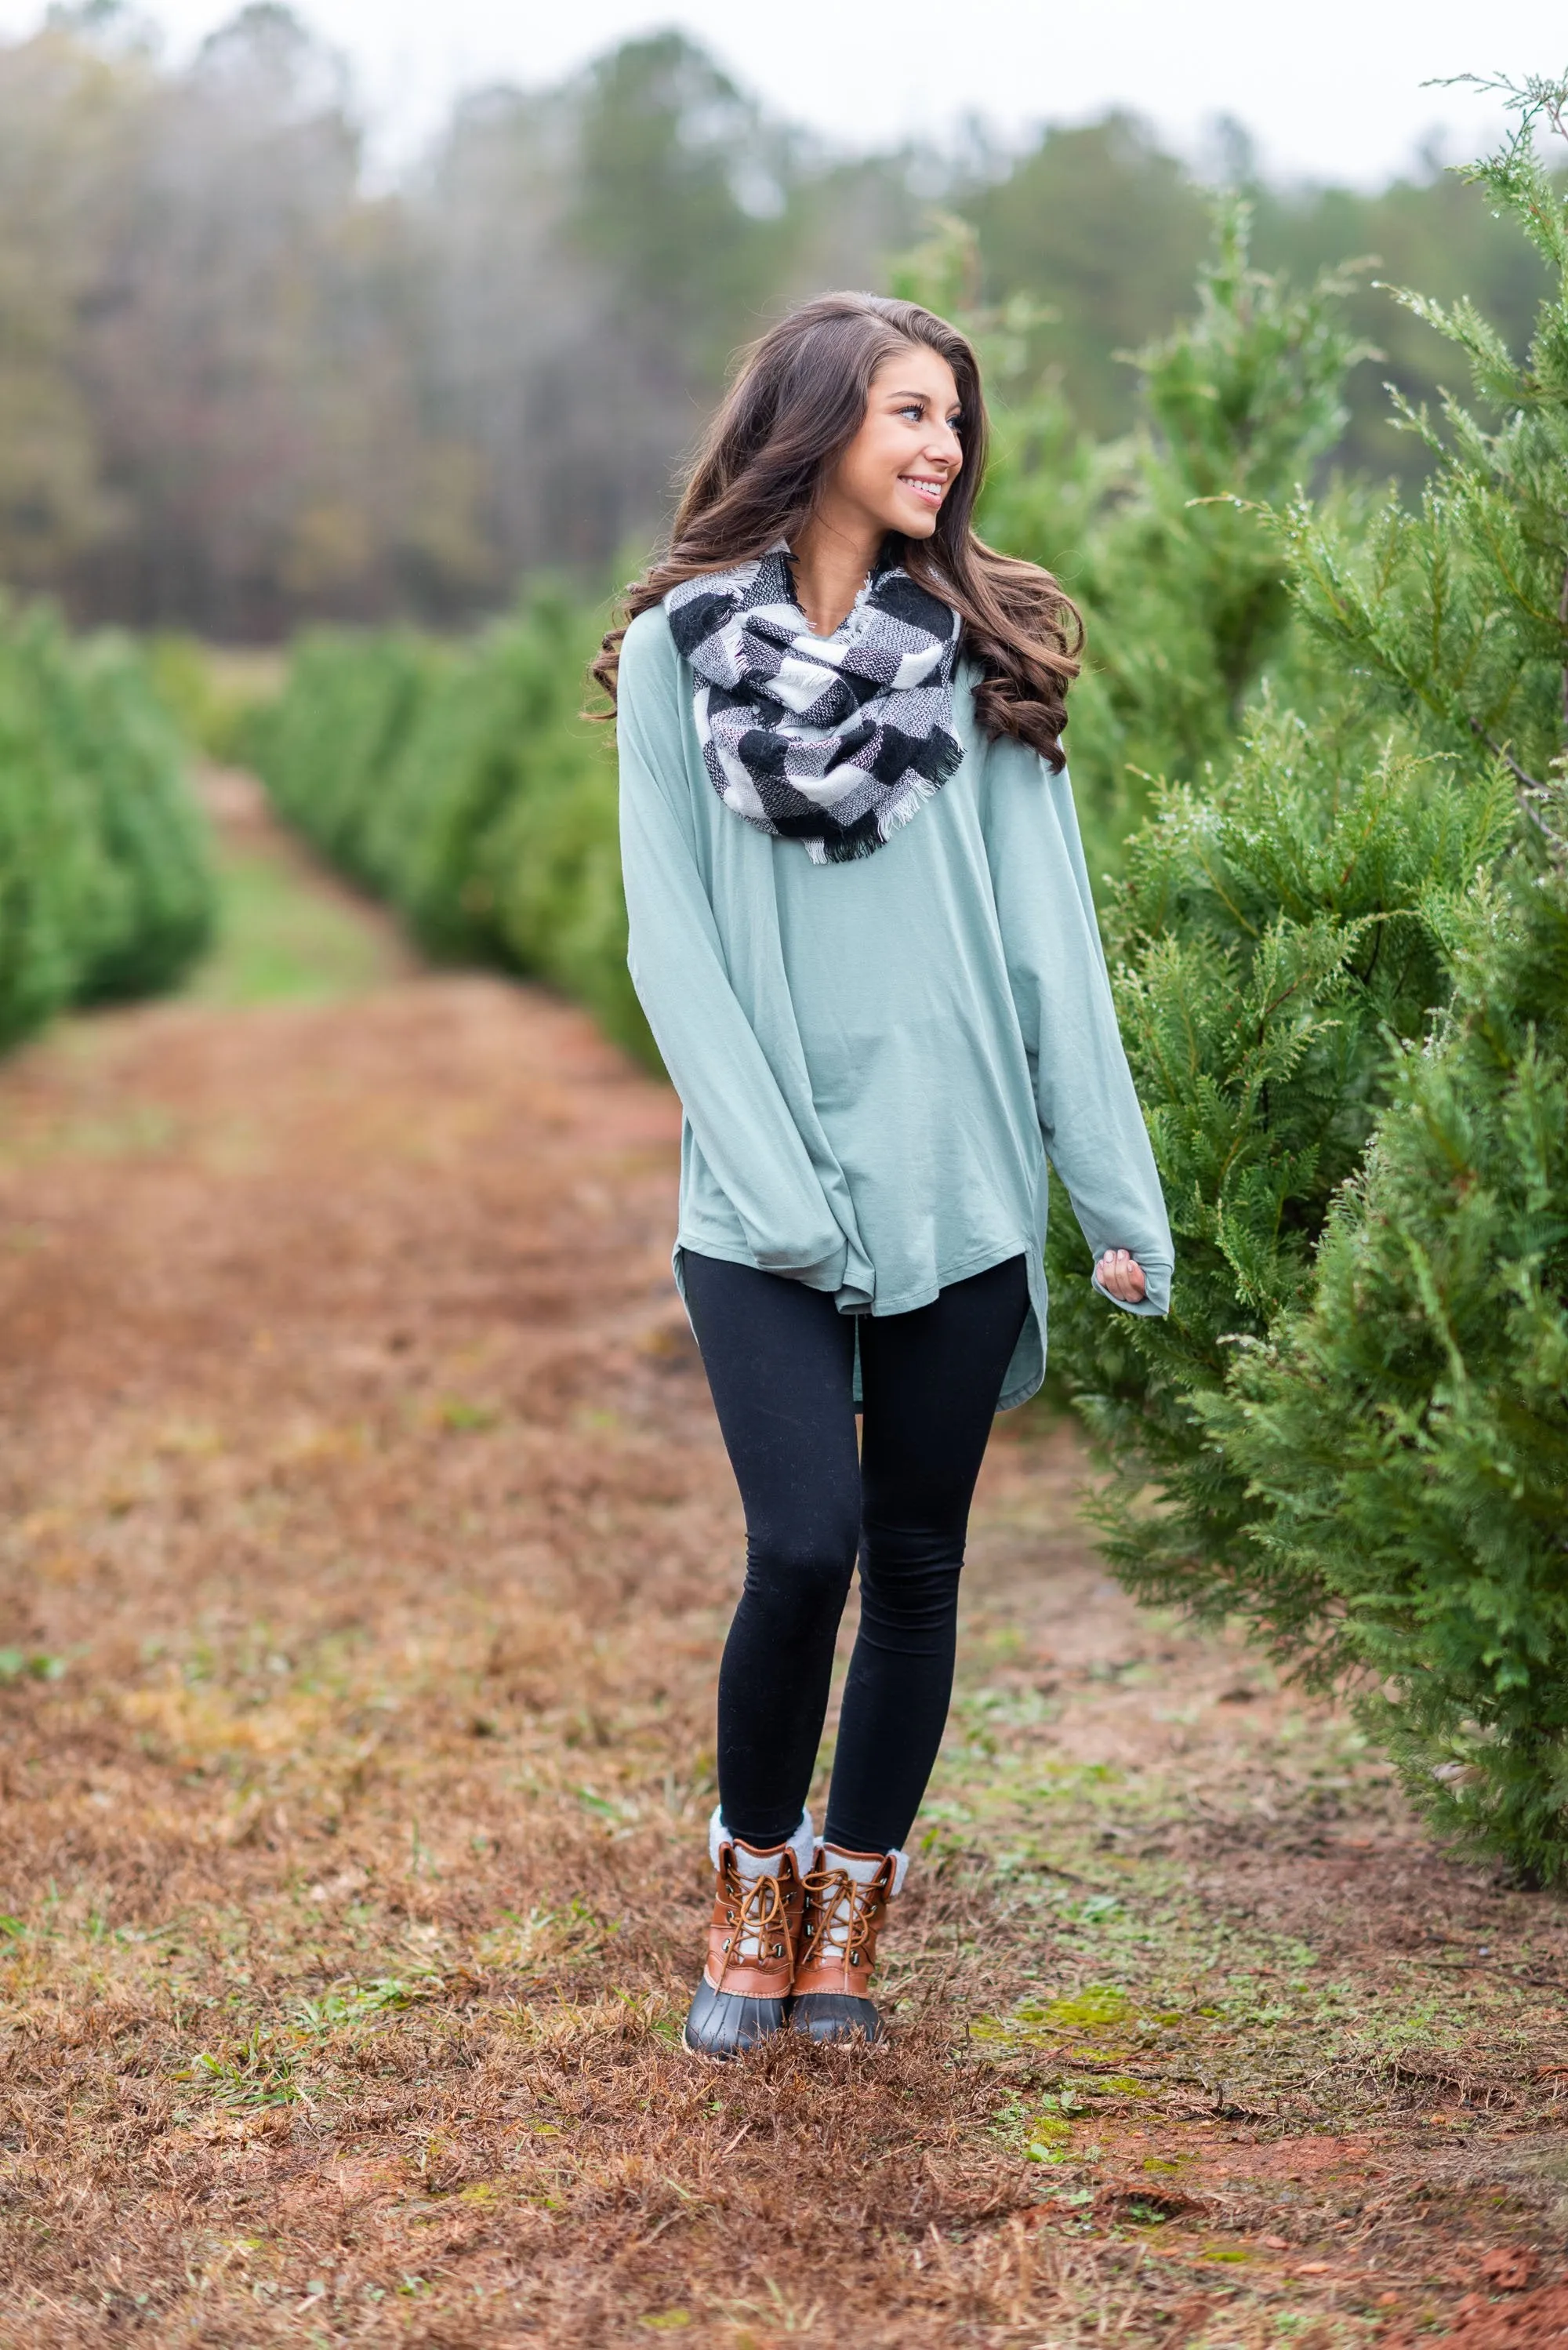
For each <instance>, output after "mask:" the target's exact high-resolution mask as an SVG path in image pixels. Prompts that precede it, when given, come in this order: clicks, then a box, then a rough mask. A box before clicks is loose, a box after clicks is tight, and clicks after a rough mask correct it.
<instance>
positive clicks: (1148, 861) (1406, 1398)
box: [1053, 84, 1568, 1873]
mask: <svg viewBox="0 0 1568 2350" xmlns="http://www.w3.org/2000/svg"><path fill="white" fill-rule="evenodd" d="M1512 96H1513V99H1514V101H1515V103H1516V104H1517V105H1518V107H1519V109H1520V111H1521V118H1522V119H1521V125H1520V128H1519V130H1518V131H1517V133H1516V134H1515V135H1514V136H1513V137H1512V138H1511V140H1509V142H1508V143H1507V145H1506V146H1505V148H1504V149H1503V150H1502V151H1501V153H1499V154H1498V155H1495V156H1493V157H1492V158H1490V159H1489V160H1488V161H1485V162H1483V163H1480V164H1479V165H1477V166H1475V167H1473V168H1472V169H1471V171H1470V172H1469V174H1468V176H1469V177H1470V178H1472V179H1473V180H1475V181H1477V182H1480V184H1481V185H1482V186H1483V188H1484V189H1485V190H1486V192H1487V193H1488V195H1489V197H1490V199H1491V201H1492V202H1494V203H1496V204H1497V205H1498V207H1499V208H1500V209H1501V210H1503V211H1505V212H1507V213H1510V214H1511V216H1512V217H1513V218H1514V219H1515V220H1516V221H1517V222H1518V223H1519V224H1521V225H1522V227H1523V228H1524V230H1525V232H1526V234H1528V235H1529V236H1530V237H1531V239H1532V242H1533V243H1534V244H1535V245H1536V246H1537V248H1538V250H1539V251H1540V252H1541V253H1542V255H1544V256H1545V257H1546V258H1547V259H1549V260H1550V261H1551V263H1552V266H1553V268H1554V270H1555V271H1556V273H1557V276H1558V280H1559V283H1558V287H1557V290H1556V292H1555V294H1554V295H1553V296H1552V298H1551V299H1550V300H1548V301H1547V302H1545V303H1543V305H1542V310H1541V314H1540V318H1539V321H1538V325H1537V330H1536V333H1535V336H1534V338H1533V339H1532V344H1531V348H1530V350H1529V353H1528V355H1527V357H1526V359H1525V360H1524V361H1523V362H1522V363H1515V362H1514V361H1512V360H1511V359H1510V358H1509V357H1508V354H1507V353H1506V352H1505V351H1504V350H1503V349H1502V348H1501V345H1500V344H1499V342H1498V340H1497V338H1496V337H1495V336H1493V335H1492V334H1491V332H1490V329H1489V328H1486V327H1485V325H1484V322H1482V321H1481V320H1480V317H1479V316H1478V314H1477V313H1476V311H1475V310H1474V308H1473V307H1471V306H1469V305H1468V304H1464V303H1460V304H1458V305H1456V306H1454V307H1453V308H1452V309H1449V310H1444V309H1439V308H1438V307H1437V306H1435V305H1430V304H1427V305H1422V304H1421V303H1420V297H1418V296H1411V295H1407V296H1403V297H1402V298H1403V299H1405V300H1406V301H1407V303H1408V304H1410V305H1411V306H1412V307H1420V308H1421V309H1422V313H1423V315H1425V316H1426V317H1428V319H1429V320H1430V321H1431V323H1433V324H1435V325H1437V326H1438V327H1439V328H1441V329H1442V331H1443V332H1445V333H1446V334H1448V335H1449V337H1450V338H1451V339H1452V340H1453V341H1454V342H1455V343H1456V344H1458V345H1459V348H1461V349H1462V350H1463V351H1464V353H1465V355H1466V357H1467V359H1468V360H1469V365H1470V369H1471V373H1472V377H1473V380H1474V382H1475V386H1476V391H1477V395H1478V399H1479V400H1480V401H1481V402H1482V403H1484V404H1486V405H1487V406H1489V407H1490V411H1492V415H1493V417H1494V419H1495V421H1486V420H1485V419H1484V418H1478V417H1477V416H1476V415H1474V414H1472V413H1471V412H1470V411H1468V410H1466V409H1464V408H1461V407H1460V406H1459V403H1458V402H1457V401H1455V400H1445V403H1444V421H1443V426H1442V428H1441V429H1440V430H1439V429H1438V428H1435V427H1433V426H1432V424H1431V423H1430V421H1429V420H1428V419H1427V418H1425V417H1422V416H1419V415H1417V414H1413V413H1411V412H1410V411H1405V417H1404V421H1406V423H1407V426H1409V427H1410V428H1411V429H1414V430H1417V431H1418V432H1422V433H1423V434H1424V435H1425V436H1426V438H1427V440H1428V445H1429V447H1430V448H1431V449H1432V451H1433V453H1434V455H1435V456H1436V457H1437V459H1438V469H1437V472H1436V473H1435V476H1434V478H1433V481H1432V483H1431V485H1430V487H1429V489H1428V492H1427V493H1426V494H1425V495H1424V497H1423V499H1422V501H1421V503H1420V504H1419V506H1418V507H1417V508H1416V509H1414V510H1407V509H1406V508H1405V507H1403V506H1402V505H1400V504H1397V502H1390V503H1389V504H1387V505H1386V507H1385V508H1384V510H1383V511H1382V513H1381V514H1380V515H1377V516H1376V517H1375V518H1374V520H1373V521H1372V523H1371V525H1370V526H1369V528H1368V529H1367V531H1366V535H1365V536H1364V537H1362V538H1361V539H1360V540H1359V541H1358V540H1357V539H1356V538H1355V536H1353V535H1352V534H1351V533H1350V532H1349V531H1347V530H1346V529H1345V526H1344V525H1343V522H1341V521H1339V520H1336V519H1335V518H1334V516H1332V515H1328V516H1325V515H1324V514H1323V513H1322V512H1321V511H1317V510H1314V509H1313V508H1312V507H1310V506H1309V505H1307V504H1305V503H1304V502H1303V501H1299V500H1298V501H1297V502H1296V503H1295V504H1293V506H1292V507H1291V508H1290V509H1288V510H1287V511H1286V512H1285V513H1284V514H1283V515H1281V516H1280V517H1279V526H1280V529H1281V532H1282V538H1283V541H1284V544H1285V545H1286V546H1287V548H1288V550H1289V552H1290V555H1291V557H1292V561H1293V570H1294V577H1295V581H1296V585H1297V591H1298V595H1299V598H1300V602H1301V606H1302V609H1303V615H1304V617H1305V619H1306V621H1307V623H1308V624H1309V626H1310V627H1311V628H1312V629H1313V630H1314V633H1315V635H1316V637H1317V638H1318V639H1319V641H1320V642H1321V643H1322V644H1323V645H1324V648H1325V650H1326V651H1327V653H1328V654H1329V656H1330V657H1331V658H1332V659H1334V660H1335V661H1337V663H1338V664H1339V665H1340V672H1341V682H1340V684H1339V686H1338V688H1337V690H1336V691H1332V692H1331V693H1330V694H1329V695H1328V696H1327V697H1326V698H1325V699H1324V701H1323V702H1320V704H1319V706H1318V708H1317V709H1316V710H1314V712H1312V714H1311V716H1310V718H1307V719H1301V718H1294V717H1292V716H1288V715H1284V714H1279V715H1275V714H1272V713H1271V714H1269V715H1267V716H1266V717H1265V718H1264V719H1263V720H1262V722H1261V723H1259V724H1258V725H1257V726H1256V727H1255V729H1254V731H1253V733H1252V735H1251V740H1250V741H1249V743H1248V744H1247V746H1246V748H1245V750H1244V752H1243V754H1242V755H1241V757H1240V759H1239V760H1238V761H1237V762H1236V764H1235V765H1234V767H1233V769H1232V770H1231V772H1230V773H1229V774H1228V775H1226V776H1225V777H1224V779H1223V780H1222V781H1221V782H1220V784H1219V785H1217V786H1216V787H1215V788H1214V789H1213V790H1211V791H1210V792H1209V793H1208V794H1205V795H1199V794H1198V793H1196V792H1195V791H1193V790H1191V789H1190V788H1189V789H1176V790H1170V791H1168V792H1167V793H1166V794H1165V795H1163V796H1162V799H1161V802H1160V805H1159V807H1158V812H1157V815H1156V816H1155V819H1154V821H1153V822H1152V823H1151V824H1150V825H1149V826H1148V827H1147V828H1146V830H1145V831H1144V833H1143V834H1142V835H1141V836H1140V837H1139V838H1138V839H1137V841H1136V842H1135V843H1134V844H1133V847H1132V851H1131V856H1130V861H1129V869H1128V877H1127V882H1126V884H1125V886H1124V888H1123V889H1122V891H1121V893H1120V896H1119V898H1118V899H1117V902H1116V906H1115V908H1114V909H1113V927H1114V930H1115V933H1116V941H1115V942H1116V950H1117V951H1118V954H1119V957H1120V960H1121V963H1122V969H1121V972H1120V974H1119V984H1120V996H1121V1004H1122V1011H1123V1015H1124V1024H1125V1027H1126V1031H1127V1039H1128V1045H1129V1050H1130V1052H1131V1055H1132V1058H1133V1061H1134V1064H1135V1067H1136V1069H1137V1075H1138V1077H1139V1081H1140V1084H1141V1086H1142V1088H1143V1093H1144V1098H1145V1100H1146V1103H1147V1105H1148V1107H1149V1109H1150V1117H1151V1125H1152V1127H1153V1128H1154V1133H1155V1139H1156V1145H1157V1149H1158V1155H1159V1159H1160V1163H1161V1168H1162V1171H1163V1173H1164V1176H1165V1179H1166V1182H1167V1187H1168V1198H1169V1201H1170V1205H1171V1210H1172V1222H1173V1224H1174V1225H1175V1227H1176V1230H1177V1234H1178V1258H1179V1279H1178V1288H1177V1303H1176V1308H1175V1311H1174V1312H1173V1314H1172V1316H1171V1318H1170V1320H1169V1322H1168V1323H1166V1324H1164V1325H1161V1324H1157V1323H1137V1324H1133V1325H1118V1326H1117V1327H1116V1329H1115V1330H1113V1331H1110V1332H1108V1333H1107V1332H1106V1328H1105V1326H1104V1324H1103V1322H1100V1321H1097V1320H1091V1318H1090V1315H1089V1313H1088V1311H1087V1310H1086V1309H1085V1307H1084V1306H1083V1305H1082V1303H1081V1302H1080V1300H1075V1299H1074V1298H1073V1297H1072V1295H1071V1293H1070V1292H1069V1293H1068V1302H1067V1310H1066V1312H1065V1314H1064V1315H1059V1316H1058V1330H1057V1336H1058V1340H1060V1339H1061V1337H1062V1336H1063V1335H1065V1336H1066V1338H1067V1342H1068V1346H1067V1351H1068V1353H1069V1355H1070V1357H1071V1367H1072V1371H1073V1374H1074V1377H1075V1380H1076V1382H1077V1384H1078V1385H1079V1386H1080V1387H1081V1388H1083V1389H1084V1390H1085V1406H1086V1409H1087V1410H1088V1412H1089V1415H1090V1417H1091V1419H1093V1420H1094V1421H1095V1422H1096V1425H1097V1426H1098V1427H1099V1429H1100V1430H1101V1431H1102V1432H1103V1433H1104V1434H1106V1436H1110V1437H1114V1438H1115V1439H1116V1440H1117V1441H1118V1444H1119V1445H1120V1446H1121V1447H1123V1448H1124V1449H1126V1448H1130V1449H1131V1450H1132V1451H1134V1452H1138V1451H1141V1455H1142V1459H1143V1461H1144V1463H1145V1465H1146V1468H1147V1472H1148V1479H1149V1483H1150V1484H1151V1485H1152V1488H1153V1493H1152V1495H1150V1494H1149V1493H1148V1492H1144V1493H1143V1494H1141V1495H1137V1496H1136V1497H1134V1496H1131V1495H1129V1493H1128V1492H1127V1484H1126V1482H1124V1483H1123V1484H1122V1485H1121V1486H1120V1487H1119V1488H1118V1494H1119V1498H1116V1499H1113V1502H1112V1503H1111V1504H1110V1506H1109V1508H1108V1511H1107V1518H1108V1522H1109V1525H1110V1533H1111V1540H1112V1545H1113V1553H1114V1555H1115V1556H1116V1560H1117V1562H1118V1564H1119V1565H1120V1567H1121V1570H1122V1572H1123V1574H1124V1575H1125V1576H1126V1578H1127V1581H1128V1582H1129V1584H1130V1585H1131V1586H1132V1587H1133V1588H1135V1589H1136V1590H1137V1591H1138V1592H1139V1593H1140V1594H1142V1595H1144V1596H1158V1597H1161V1598H1166V1599H1176V1600H1179V1601H1182V1602H1185V1603H1186V1604H1188V1605H1190V1606H1193V1607H1197V1608H1198V1609H1199V1611H1203V1612H1208V1613H1210V1614H1214V1615H1219V1614H1224V1613H1227V1612H1231V1611H1237V1612H1240V1613H1241V1615H1242V1616H1243V1617H1246V1618H1248V1619H1249V1620H1250V1621H1251V1624H1252V1626H1253V1627H1254V1628H1255V1629H1256V1630H1258V1631H1259V1632H1260V1633H1262V1636H1263V1637H1264V1638H1267V1639H1268V1640H1269V1641H1270V1642H1271V1643H1272V1645H1273V1647H1274V1648H1275V1649H1276V1652H1278V1653H1280V1654H1281V1655H1282V1656H1285V1657H1287V1658H1289V1659H1293V1660H1294V1661H1295V1662H1296V1663H1297V1664H1298V1665H1299V1666H1302V1667H1303V1668H1304V1669H1306V1670H1307V1671H1309V1672H1316V1673H1318V1674H1320V1675H1329V1674H1332V1673H1334V1671H1336V1670H1338V1669H1341V1668H1342V1667H1344V1666H1345V1665H1346V1664H1347V1663H1348V1664H1355V1663H1361V1664H1364V1665H1366V1666H1367V1667H1369V1668H1373V1669H1376V1670H1377V1671H1379V1672H1381V1673H1384V1674H1386V1675H1390V1676H1392V1677H1393V1679H1392V1688H1393V1690H1394V1692H1395V1696H1396V1697H1397V1702H1393V1701H1392V1700H1386V1701H1385V1711H1384V1712H1383V1714H1382V1716H1381V1719H1382V1720H1383V1721H1384V1723H1385V1726H1386V1730H1387V1732H1388V1734H1389V1736H1390V1739H1391V1742H1392V1743H1393V1744H1394V1747H1395V1751H1396V1752H1397V1753H1398V1754H1399V1755H1400V1757H1401V1760H1402V1761H1403V1763H1405V1765H1406V1767H1407V1772H1408V1773H1411V1774H1412V1783H1413V1784H1415V1785H1417V1787H1418V1788H1419V1789H1420V1790H1423V1791H1424V1792H1425V1793H1426V1794H1428V1797H1429V1798H1430V1799H1431V1800H1433V1801H1435V1802H1437V1803H1438V1804H1440V1806H1441V1807H1442V1809H1443V1813H1444V1816H1445V1817H1447V1818H1449V1820H1452V1821H1457V1820H1463V1821H1464V1822H1465V1823H1467V1824H1468V1825H1469V1826H1470V1827H1472V1828H1473V1829H1474V1830H1475V1831H1476V1832H1477V1833H1479V1834H1481V1835H1486V1836H1488V1837H1489V1838H1490V1840H1491V1841H1493V1842H1494V1843H1496V1844H1497V1845H1499V1846H1501V1847H1502V1848H1503V1849H1506V1850H1508V1851H1510V1852H1511V1853H1512V1854H1514V1855H1515V1856H1519V1857H1521V1859H1523V1860H1525V1861H1527V1862H1528V1864H1529V1865H1530V1866H1532V1867H1534V1868H1535V1869H1537V1870H1539V1871H1542V1872H1547V1873H1550V1872H1551V1871H1552V1870H1554V1869H1556V1868H1558V1867H1560V1866H1562V1865H1563V1856H1564V1855H1565V1854H1568V1827H1565V1825H1564V1812H1563V1801H1564V1794H1565V1790H1568V1763H1565V1762H1564V1750H1563V1730H1564V1728H1568V1713H1565V1712H1564V1710H1563V1704H1562V1701H1561V1699H1560V1697H1559V1696H1558V1695H1557V1694H1556V1693H1555V1691H1554V1688H1553V1684H1554V1682H1555V1683H1558V1684H1560V1683H1561V1679H1562V1665H1563V1653H1564V1652H1563V1628H1562V1625H1561V1617H1562V1612H1563V1610H1562V1599H1561V1595H1560V1588H1559V1586H1561V1584H1562V1568H1563V1535H1562V1531H1561V1523H1562V1518H1563V1511H1562V1494H1563V1490H1564V1478H1563V1468H1564V1461H1565V1453H1564V1445H1563V1435H1564V1429H1563V1420H1562V1417H1561V1409H1562V1407H1561V1388H1562V1378H1563V1367H1564V1354H1563V1332H1564V1322H1563V1284H1564V1277H1565V1274H1568V1257H1565V1255H1564V1235H1565V1234H1568V1212H1565V1211H1568V1161H1565V1158H1564V1148H1563V1118H1564V1101H1565V1097H1568V1094H1565V1088H1568V1078H1565V1069H1564V1061H1563V1045H1564V1017H1565V1003H1568V997H1565V990H1564V981H1565V978H1568V954H1565V949H1564V943H1563V941H1564V936H1565V931H1564V913H1563V907H1564V883H1563V833H1564V829H1565V827H1564V820H1563V790H1562V781H1561V779H1562V776H1563V744H1564V731H1565V701H1564V696H1565V692H1568V688H1565V684H1564V671H1565V669H1568V212H1565V206H1564V201H1563V196H1562V194H1561V193H1560V192H1559V191H1558V189H1557V188H1556V187H1554V185H1553V183H1552V181H1551V179H1550V178H1549V177H1548V175H1547V174H1546V172H1544V171H1543V169H1542V164H1541V162H1540V159H1539V158H1538V156H1537V155H1536V153H1535V151H1534V146H1533V139H1532V131H1533V127H1534V125H1535V123H1536V122H1537V121H1539V120H1540V119H1541V118H1542V115H1546V116H1547V117H1549V118H1550V119H1551V120H1552V121H1553V122H1554V124H1555V125H1556V127H1558V128H1561V126H1562V118H1563V105H1564V102H1565V100H1568V85H1543V84H1532V85H1530V86H1528V87H1526V88H1523V89H1521V90H1518V91H1515V92H1513V93H1512ZM1500 873H1501V879H1498V878H1497V877H1498V876H1499V874H1500ZM1489 877H1490V878H1489ZM1455 972H1458V975H1459V993H1458V995H1457V997H1456V998H1455V1001H1454V1004H1453V1007H1452V1009H1451V1011H1450V1012H1449V1013H1448V1014H1446V1015H1444V1016H1442V1017H1441V1018H1440V1021H1439V1025H1438V1029H1437V1031H1436V1034H1435V1041H1431V1042H1428V1037H1429V1035H1431V1034H1432V1031H1431V1022H1430V1017H1429V1015H1430V1014H1431V1013H1432V1012H1433V1011H1434V1010H1438V1009H1440V1007H1441V1006H1442V1005H1443V1004H1444V1003H1445V1002H1446V1001H1447V999H1448V997H1449V993H1450V990H1451V987H1452V984H1453V977H1454V974H1455ZM1369 1144H1370V1155H1369V1157H1366V1166H1365V1173H1363V1172H1362V1162H1363V1159H1364V1155H1365V1154H1366V1151H1367V1147H1368V1145H1369ZM1325 1225H1327V1226H1328V1228H1329V1237H1328V1240H1327V1242H1326V1243H1325V1244H1324V1246H1323V1248H1322V1251H1321V1253H1320V1248H1319V1243H1320V1241H1321V1240H1322V1237H1323V1234H1324V1228H1325ZM1053 1245H1054V1251H1055V1252H1056V1253H1057V1255H1058V1258H1059V1259H1060V1260H1061V1262H1062V1263H1063V1264H1065V1263H1066V1262H1068V1261H1069V1260H1070V1251H1069V1248H1068V1243H1067V1238H1066V1233H1065V1226H1064V1220H1058V1224H1057V1228H1056V1232H1055V1235H1054V1243H1053ZM1076 1286H1077V1289H1078V1291H1079V1293H1080V1299H1081V1292H1082V1288H1083V1284H1077V1285H1076ZM1063 1324H1065V1334H1064V1330H1063ZM1151 1500H1152V1501H1153V1502H1154V1503H1155V1506H1152V1507H1151V1506H1149V1503H1150V1501H1151ZM1390 1703H1391V1704H1392V1710H1391V1711H1390V1710H1388V1706H1389V1704H1390ZM1456 1748H1457V1749H1458V1750H1459V1751H1458V1752H1455V1749H1456ZM1450 1764H1452V1765H1454V1768H1453V1769H1451V1770H1450V1769H1449V1765H1450ZM1434 1768H1437V1769H1440V1770H1442V1771H1443V1772H1444V1773H1446V1774H1447V1775H1445V1776H1443V1777H1441V1778H1433V1777H1431V1776H1430V1775H1429V1774H1430V1773H1431V1771H1432V1770H1433V1769H1434ZM1554 1856H1556V1857H1554Z"/></svg>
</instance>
